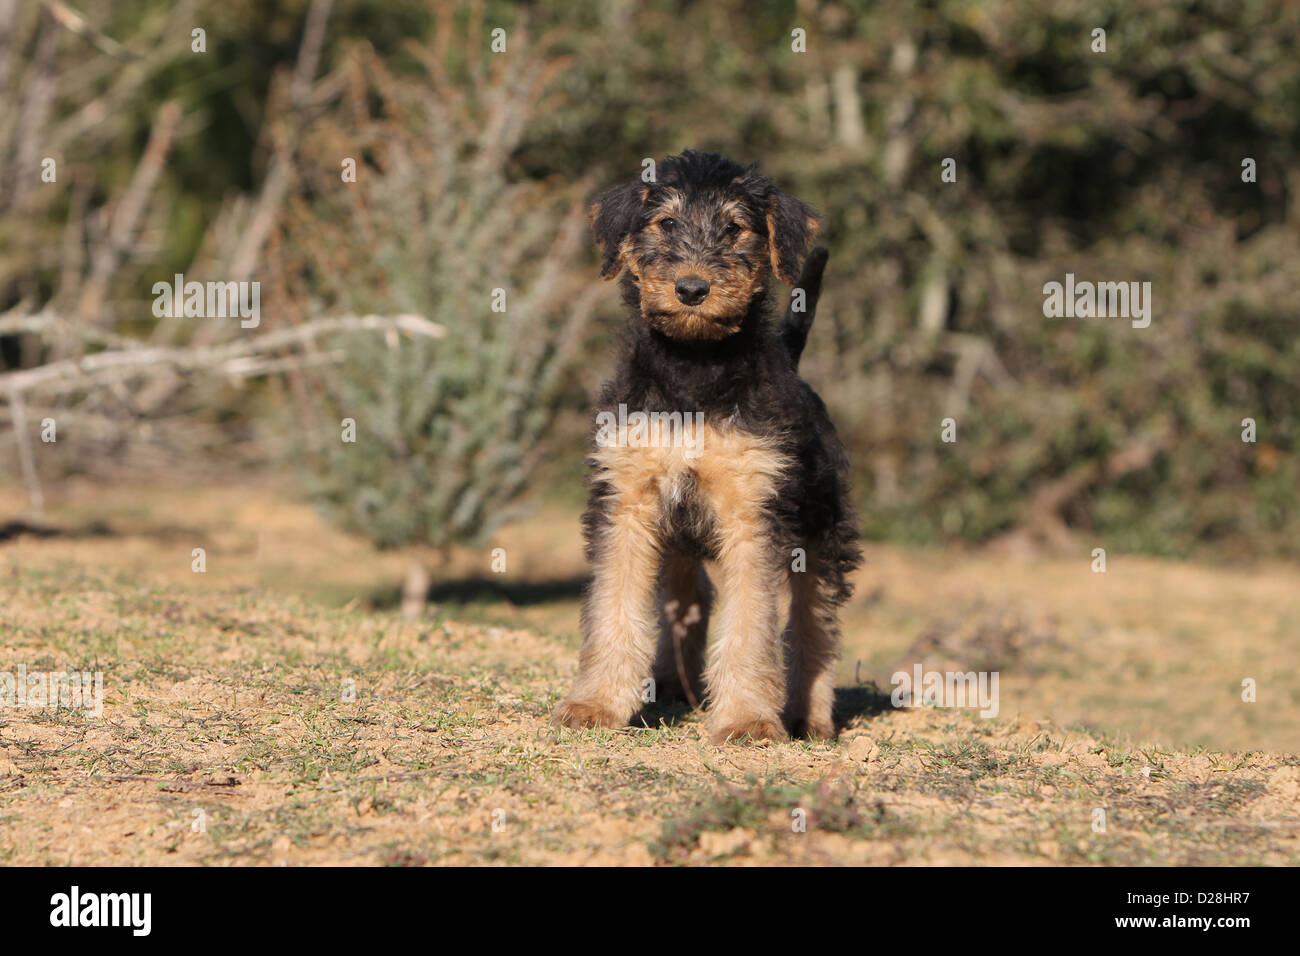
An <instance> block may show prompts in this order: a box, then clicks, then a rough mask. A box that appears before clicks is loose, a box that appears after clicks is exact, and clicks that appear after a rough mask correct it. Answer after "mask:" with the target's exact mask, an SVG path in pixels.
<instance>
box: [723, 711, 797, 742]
mask: <svg viewBox="0 0 1300 956" xmlns="http://www.w3.org/2000/svg"><path fill="white" fill-rule="evenodd" d="M788 739H789V735H788V734H787V733H786V732H785V728H784V727H783V726H781V722H780V721H779V720H771V719H769V718H766V717H752V718H747V719H742V720H728V721H725V722H723V723H720V724H719V725H718V727H717V729H715V730H714V731H713V742H714V743H715V744H725V743H727V742H728V741H730V742H732V743H759V742H761V741H765V740H771V741H777V742H779V741H782V740H788Z"/></svg>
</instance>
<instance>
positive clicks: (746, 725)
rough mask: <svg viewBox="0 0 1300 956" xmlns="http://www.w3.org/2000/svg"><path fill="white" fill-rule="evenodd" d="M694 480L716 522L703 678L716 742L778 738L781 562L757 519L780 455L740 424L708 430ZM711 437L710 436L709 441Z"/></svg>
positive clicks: (781, 696) (781, 689)
mask: <svg viewBox="0 0 1300 956" xmlns="http://www.w3.org/2000/svg"><path fill="white" fill-rule="evenodd" d="M706 435H707V437H706V439H705V442H704V454H703V455H702V456H701V457H700V459H699V464H700V467H699V468H698V469H697V477H696V481H697V484H698V488H699V493H700V496H701V498H703V500H704V501H705V503H706V505H707V507H708V509H709V511H710V512H711V513H712V515H713V517H714V521H715V522H716V528H717V534H718V555H717V559H716V561H715V566H716V568H717V571H718V580H717V587H718V594H717V603H716V605H715V611H714V620H715V621H716V625H715V631H716V639H715V640H714V641H713V643H712V644H711V645H710V647H709V654H708V665H707V667H706V670H705V679H706V683H707V684H708V688H709V710H710V712H709V724H710V729H711V731H712V734H713V739H714V740H715V741H716V742H722V741H724V740H727V739H730V738H734V737H740V736H746V735H748V736H749V737H751V738H753V739H768V738H771V739H782V738H784V737H785V731H784V729H783V728H782V726H781V708H782V705H783V704H784V702H785V675H784V673H783V666H782V653H781V651H782V648H781V641H780V639H779V632H778V625H779V620H778V617H777V615H778V613H779V606H778V602H779V600H780V591H781V579H782V577H783V575H784V573H785V567H784V563H783V562H782V561H781V560H780V551H779V550H778V548H777V546H776V543H775V542H773V541H771V540H770V537H769V536H768V533H767V528H766V525H765V522H764V520H763V514H764V509H765V506H766V504H767V503H768V502H769V501H770V500H771V498H772V497H773V495H775V493H776V489H777V483H778V481H779V479H780V476H781V472H782V471H783V470H784V469H785V467H786V462H785V461H784V460H783V459H782V458H781V456H780V455H778V454H777V453H776V452H775V451H773V449H772V443H771V442H770V441H767V440H765V439H763V438H760V437H758V436H755V435H749V434H746V433H743V432H738V431H734V430H731V431H723V432H719V431H706ZM709 439H712V441H710V440H709Z"/></svg>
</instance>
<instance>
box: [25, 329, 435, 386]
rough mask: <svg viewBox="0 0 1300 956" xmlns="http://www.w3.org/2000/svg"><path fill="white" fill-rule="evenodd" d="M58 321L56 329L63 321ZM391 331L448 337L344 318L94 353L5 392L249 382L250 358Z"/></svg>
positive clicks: (30, 376)
mask: <svg viewBox="0 0 1300 956" xmlns="http://www.w3.org/2000/svg"><path fill="white" fill-rule="evenodd" d="M53 321H54V324H55V325H57V322H58V319H57V318H55V319H54V320H53ZM43 327H44V328H48V326H43ZM390 330H391V331H394V332H405V333H407V334H408V335H420V336H424V337H426V338H434V339H439V338H442V337H443V336H444V335H446V329H444V328H443V327H442V326H441V325H438V324H437V323H436V322H430V321H429V320H428V319H426V318H424V317H423V316H419V315H398V316H380V315H361V316H357V315H345V316H337V317H332V318H325V319H317V320H316V321H314V322H307V323H305V324H303V325H295V326H289V327H287V328H282V329H276V330H274V331H271V332H265V333H263V334H261V335H257V336H253V337H250V338H248V339H246V340H245V341H235V342H230V343H228V344H225V345H215V346H201V347H190V348H185V347H176V348H172V347H150V346H138V347H127V348H117V349H112V350H109V351H104V352H95V353H93V354H91V355H86V356H84V357H81V358H73V359H63V360H61V361H56V362H50V363H49V364H47V365H40V366H37V367H36V368H29V369H20V370H18V371H15V372H7V373H5V374H3V375H0V388H3V389H4V390H5V391H6V392H7V393H8V394H9V395H11V396H12V395H15V394H17V393H20V392H25V391H30V390H37V389H41V390H46V389H50V388H52V389H53V390H54V391H56V392H58V391H76V390H79V389H82V388H85V387H99V386H104V385H108V384H111V383H113V382H116V381H120V380H122V379H124V378H129V377H131V376H133V375H138V374H141V373H144V374H148V373H149V372H150V371H151V370H171V369H175V370H178V371H186V372H189V371H207V372H210V373H212V374H216V375H237V376H247V375H249V374H252V373H251V372H250V369H251V368H252V367H253V366H250V364H249V363H248V362H247V359H248V358H250V357H256V356H262V355H265V354H266V353H268V352H274V351H275V350H277V349H282V348H286V347H289V346H295V345H304V344H307V343H311V342H314V341H315V340H316V339H317V338H319V337H320V336H322V335H328V334H331V333H337V332H369V331H384V332H386V331H390ZM267 368H268V369H269V368H273V366H267Z"/></svg>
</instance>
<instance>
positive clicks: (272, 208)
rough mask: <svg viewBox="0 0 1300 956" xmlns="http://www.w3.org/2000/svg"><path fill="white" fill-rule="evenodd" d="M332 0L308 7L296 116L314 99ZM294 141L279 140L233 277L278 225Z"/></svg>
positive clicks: (291, 135) (296, 75)
mask: <svg viewBox="0 0 1300 956" xmlns="http://www.w3.org/2000/svg"><path fill="white" fill-rule="evenodd" d="M331 5H332V3H331V0H312V5H311V8H310V9H309V10H308V11H307V22H306V25H305V26H304V27H303V36H302V46H301V47H299V50H298V62H297V64H296V65H295V67H294V71H293V81H292V84H291V86H290V92H289V97H290V109H291V112H292V114H294V118H295V119H297V118H298V117H297V116H296V114H297V113H298V112H300V111H301V110H302V109H303V108H304V107H305V106H306V105H307V103H308V101H309V100H310V99H311V84H312V80H313V79H314V78H315V76H316V68H317V65H318V64H319V63H320V52H321V45H322V44H323V43H324V40H325V24H326V23H327V22H328V20H329V15H330V7H331ZM297 133H298V130H297V129H296V128H295V129H292V130H290V131H287V132H286V134H285V135H286V138H288V139H293V140H296V139H297ZM293 147H294V144H293V143H292V142H289V143H285V142H281V143H278V144H277V145H276V147H275V151H274V153H273V154H272V156H271V165H270V168H269V170H268V171H267V174H266V182H265V183H263V185H262V189H261V192H260V194H259V195H258V197H257V205H256V207H255V208H254V210H253V215H252V218H251V220H250V221H249V224H248V228H247V229H246V230H245V232H244V237H243V241H242V242H240V244H239V248H238V249H237V250H236V251H235V254H234V256H233V257H232V259H231V270H230V271H231V273H232V275H231V278H233V279H234V280H235V281H237V282H238V281H242V280H244V279H246V278H247V277H248V276H249V275H251V274H252V271H253V265H254V263H255V262H256V261H257V257H258V256H259V255H260V254H261V251H262V246H263V244H265V242H266V238H267V236H269V235H270V233H271V227H272V226H273V225H275V220H276V217H277V216H278V215H279V212H280V204H281V203H282V202H283V201H284V197H285V194H286V193H287V192H288V191H289V165H290V161H291V159H292V153H293Z"/></svg>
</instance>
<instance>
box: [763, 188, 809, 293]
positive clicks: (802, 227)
mask: <svg viewBox="0 0 1300 956" xmlns="http://www.w3.org/2000/svg"><path fill="white" fill-rule="evenodd" d="M820 226H821V219H820V218H819V217H818V216H817V213H815V212H813V210H812V207H810V206H809V205H807V204H806V203H803V202H800V201H799V200H798V199H795V198H794V197H793V196H791V195H790V194H789V193H783V192H781V191H780V190H773V191H772V194H771V196H770V197H769V198H768V204H767V242H768V247H769V250H770V252H771V256H772V271H773V272H775V273H776V274H777V276H778V277H779V278H780V279H781V281H782V282H784V283H785V284H786V285H794V284H795V283H796V282H797V281H799V267H800V263H802V262H803V260H804V256H806V255H807V254H808V246H809V245H810V244H811V243H812V239H813V236H815V235H817V229H818V228H819V227H820Z"/></svg>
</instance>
